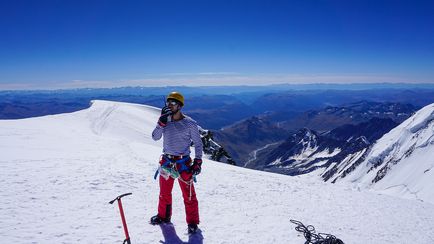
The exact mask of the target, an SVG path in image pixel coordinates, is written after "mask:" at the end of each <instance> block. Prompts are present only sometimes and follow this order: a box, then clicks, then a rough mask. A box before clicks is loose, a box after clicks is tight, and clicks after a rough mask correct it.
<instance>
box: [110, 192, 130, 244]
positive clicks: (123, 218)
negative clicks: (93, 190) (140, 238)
mask: <svg viewBox="0 0 434 244" xmlns="http://www.w3.org/2000/svg"><path fill="white" fill-rule="evenodd" d="M131 194H132V193H125V194H122V195H120V196H118V197H116V198H115V199H113V200H111V201H110V202H109V203H110V204H113V203H114V202H115V201H116V200H117V201H118V206H119V212H120V213H121V219H122V225H123V226H124V232H125V237H126V239H125V240H124V242H123V243H124V244H125V243H126V244H131V240H130V235H129V234H128V227H127V221H126V220H125V214H124V209H123V208H122V201H121V198H122V197H125V196H128V195H131Z"/></svg>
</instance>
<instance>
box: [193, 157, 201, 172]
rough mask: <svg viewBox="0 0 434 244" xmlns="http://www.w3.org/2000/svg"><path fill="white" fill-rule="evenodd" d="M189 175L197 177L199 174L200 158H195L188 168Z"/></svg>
mask: <svg viewBox="0 0 434 244" xmlns="http://www.w3.org/2000/svg"><path fill="white" fill-rule="evenodd" d="M190 170H191V173H192V174H193V175H198V174H200V171H201V170H202V159H200V158H195V159H194V160H193V163H192V165H191V167H190Z"/></svg>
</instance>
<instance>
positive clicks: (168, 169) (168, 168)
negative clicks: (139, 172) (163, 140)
mask: <svg viewBox="0 0 434 244" xmlns="http://www.w3.org/2000/svg"><path fill="white" fill-rule="evenodd" d="M161 157H162V158H161V159H160V160H163V163H162V164H161V165H160V167H158V169H157V171H155V174H154V180H156V179H157V176H158V174H160V175H161V176H162V177H163V178H164V179H165V180H167V179H169V177H172V178H173V179H178V180H179V181H181V182H183V183H185V184H186V185H188V186H189V191H190V194H189V200H191V195H192V187H191V186H192V185H193V182H196V176H194V175H193V176H192V177H191V179H190V180H188V181H186V180H184V179H182V177H180V175H181V173H182V172H184V171H190V167H189V166H188V165H187V163H189V162H191V158H190V156H172V155H168V154H163V155H161Z"/></svg>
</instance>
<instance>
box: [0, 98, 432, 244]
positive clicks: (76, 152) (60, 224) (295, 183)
mask: <svg viewBox="0 0 434 244" xmlns="http://www.w3.org/2000/svg"><path fill="white" fill-rule="evenodd" d="M158 114H159V110H158V109H156V108H152V107H148V106H143V105H135V104H125V103H115V102H107V101H95V102H94V103H93V105H92V106H91V108H89V109H86V110H82V111H79V112H75V113H70V114H60V115H54V116H46V117H39V118H31V119H23V120H7V121H0V150H1V151H0V155H1V157H0V165H1V171H0V184H1V188H0V189H1V190H0V216H1V218H0V236H1V240H2V242H4V243H122V241H123V239H124V236H123V231H122V227H121V226H122V225H121V221H120V217H119V212H118V209H117V206H115V205H110V204H108V202H109V201H110V200H112V199H113V198H114V197H116V196H117V195H120V194H122V193H126V192H132V193H133V195H132V196H127V197H125V198H123V204H124V211H125V214H126V219H127V223H128V227H129V231H130V235H131V239H132V243H160V241H163V242H164V243H304V241H305V240H304V237H303V236H301V235H299V234H298V232H296V231H295V230H294V225H293V224H291V223H290V221H289V220H290V219H291V218H293V219H297V220H300V221H302V222H303V223H305V224H312V225H314V226H315V227H316V229H317V230H319V231H321V232H325V233H332V234H334V235H336V236H337V237H339V238H341V239H342V240H344V241H345V243H427V244H428V243H434V205H433V204H430V203H424V202H418V201H413V200H406V199H400V198H395V197H391V196H386V195H376V194H373V193H370V192H360V191H353V190H352V188H351V187H349V186H346V185H332V184H328V183H324V182H320V181H318V180H317V179H310V178H306V177H290V176H285V175H278V174H272V173H267V172H260V171H254V170H249V169H245V168H239V167H234V166H230V165H227V164H222V163H217V162H214V161H211V160H205V161H204V166H203V172H202V174H201V175H199V176H198V183H197V185H196V187H197V194H198V199H199V208H200V214H201V221H202V222H201V224H200V228H201V230H202V232H201V233H199V234H197V235H194V236H192V237H191V238H189V237H188V236H187V235H186V234H185V233H186V224H185V215H184V210H183V203H182V199H181V194H180V190H179V187H177V186H175V187H174V191H173V199H174V204H173V217H172V222H173V225H163V226H161V227H158V226H151V225H149V224H148V223H147V222H148V220H149V218H150V217H151V216H152V215H154V214H155V213H156V207H157V201H158V184H157V182H156V181H154V179H153V175H154V172H155V169H156V167H157V161H158V158H159V155H160V152H161V142H154V141H153V140H152V139H151V138H150V135H151V131H152V129H153V128H154V126H155V123H156V122H155V121H156V120H157V117H158ZM412 128H414V127H412Z"/></svg>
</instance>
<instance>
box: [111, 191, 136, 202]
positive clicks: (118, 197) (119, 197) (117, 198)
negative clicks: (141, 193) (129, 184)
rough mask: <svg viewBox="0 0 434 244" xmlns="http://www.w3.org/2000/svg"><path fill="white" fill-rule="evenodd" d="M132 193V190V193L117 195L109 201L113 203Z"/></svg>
mask: <svg viewBox="0 0 434 244" xmlns="http://www.w3.org/2000/svg"><path fill="white" fill-rule="evenodd" d="M131 194H133V193H131V192H130V193H125V194H122V195H120V196H117V197H116V198H115V199H113V200H111V201H110V202H109V203H110V204H113V203H114V202H115V201H116V200H120V199H121V198H123V197H125V196H128V195H131Z"/></svg>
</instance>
